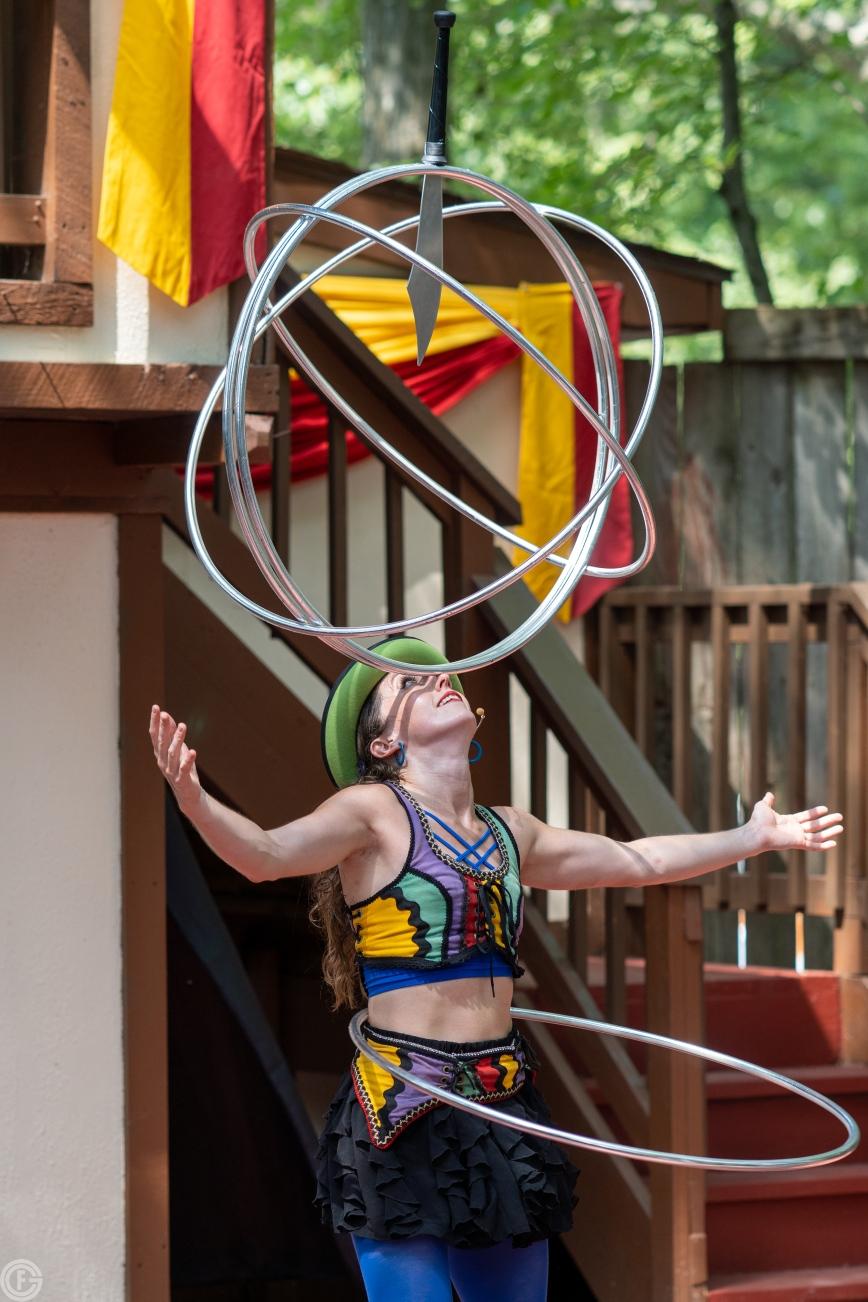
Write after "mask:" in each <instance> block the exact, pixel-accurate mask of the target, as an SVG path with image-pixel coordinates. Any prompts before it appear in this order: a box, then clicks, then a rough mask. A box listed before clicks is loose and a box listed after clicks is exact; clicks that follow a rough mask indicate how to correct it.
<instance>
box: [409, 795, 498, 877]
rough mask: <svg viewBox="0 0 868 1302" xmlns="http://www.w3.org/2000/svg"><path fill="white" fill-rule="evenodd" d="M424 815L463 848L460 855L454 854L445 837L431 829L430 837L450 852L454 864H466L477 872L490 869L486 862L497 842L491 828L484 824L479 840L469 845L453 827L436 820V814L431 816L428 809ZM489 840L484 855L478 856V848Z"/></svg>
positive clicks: (438, 819) (441, 820)
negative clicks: (489, 843)
mask: <svg viewBox="0 0 868 1302" xmlns="http://www.w3.org/2000/svg"><path fill="white" fill-rule="evenodd" d="M425 813H426V815H427V816H428V818H433V819H434V822H435V823H437V824H439V826H440V827H442V828H443V830H444V832H448V833H449V834H450V836H454V837H455V840H456V841H458V843H459V844H460V845H463V846H464V849H463V850H462V851H461V854H455V847H454V845H451V844H450V843H449V842H448V841H447V840H446V838H445V837H443V836H440V835H439V834H438V833H437V832H434V831H433V829H432V835H433V837H434V840H435V841H439V842H440V844H441V845H445V846H446V849H447V850H450V851H451V852H452V854H453V855H454V857H455V862H456V863H463V864H466V865H467V867H468V868H473V869H475V870H477V871H478V870H479V869H480V868H488V867H490V865H489V862H488V861H489V859H490V858H491V856H492V854H493V853H494V851H495V850H496V849H497V841H496V840H495V839H494V833H493V832H492V830H491V828H490V827H488V825H487V824H486V828H485V831H484V832H483V833H482V836H481V837H480V838H479V840H478V841H474V842H473V844H472V845H471V844H470V842H469V841H465V839H464V837H463V836H462V835H461V833H460V832H456V831H455V828H454V827H450V825H449V824H448V823H444V821H443V819H442V818H438V817H437V815H436V814H432V813H431V810H430V809H426V810H425ZM489 838H490V839H491V845H490V846H488V848H487V849H486V851H485V854H480V853H479V847H480V846H481V845H482V844H483V843H484V842H485V841H487V840H488V839H489ZM471 855H474V856H475V859H473V860H471V858H470V856H471Z"/></svg>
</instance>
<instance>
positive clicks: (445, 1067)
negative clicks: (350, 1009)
mask: <svg viewBox="0 0 868 1302" xmlns="http://www.w3.org/2000/svg"><path fill="white" fill-rule="evenodd" d="M361 1031H362V1035H363V1036H364V1038H365V1040H366V1041H367V1043H368V1044H370V1046H371V1048H372V1049H375V1050H376V1051H377V1052H378V1053H380V1054H381V1055H382V1056H383V1057H384V1058H387V1059H389V1060H390V1061H391V1062H394V1063H395V1065H396V1066H398V1067H402V1068H403V1069H404V1070H405V1071H411V1072H413V1074H414V1075H415V1076H418V1077H420V1079H422V1080H424V1081H426V1082H430V1084H432V1085H439V1086H440V1087H441V1088H442V1089H447V1090H451V1091H452V1092H453V1093H456V1094H460V1095H462V1097H464V1098H469V1099H474V1100H476V1101H477V1102H480V1103H494V1102H497V1101H498V1100H500V1099H508V1098H512V1096H513V1095H514V1094H517V1093H518V1091H519V1090H520V1089H521V1087H522V1086H523V1085H524V1083H525V1080H526V1079H530V1080H533V1079H534V1076H535V1074H536V1068H537V1066H538V1062H537V1059H536V1057H535V1055H534V1053H533V1050H532V1049H531V1047H530V1045H529V1044H528V1042H527V1040H526V1039H525V1038H524V1036H523V1035H522V1034H521V1032H520V1031H518V1030H517V1029H516V1028H515V1027H513V1029H512V1030H511V1031H510V1032H509V1034H508V1035H505V1036H502V1037H501V1038H500V1039H497V1040H475V1041H445V1040H430V1039H425V1038H424V1037H423V1036H410V1035H405V1034H403V1033H402V1032H399V1031H387V1030H383V1029H381V1028H379V1027H375V1026H371V1024H370V1022H367V1021H366V1022H363V1023H362V1026H361ZM351 1075H352V1080H353V1089H354V1090H355V1095H356V1098H357V1100H358V1102H359V1104H360V1106H361V1107H362V1109H363V1111H364V1113H365V1119H366V1121H367V1126H368V1134H369V1135H370V1138H371V1143H372V1144H374V1145H375V1146H376V1147H377V1148H388V1147H389V1145H390V1144H391V1143H393V1141H394V1140H395V1139H396V1138H397V1137H398V1135H400V1134H401V1133H402V1131H404V1130H406V1128H407V1126H409V1125H410V1123H411V1122H412V1121H415V1120H416V1119H417V1118H418V1117H421V1116H424V1115H425V1113H426V1112H430V1111H431V1109H432V1108H436V1107H438V1106H441V1104H440V1100H439V1099H435V1098H432V1097H431V1095H430V1094H426V1093H425V1091H424V1090H422V1089H420V1088H419V1087H418V1086H417V1085H410V1084H408V1083H407V1082H406V1081H402V1080H399V1079H398V1077H397V1076H393V1075H392V1073H391V1072H388V1071H386V1070H385V1069H384V1068H382V1067H380V1066H379V1064H378V1063H375V1062H374V1061H373V1060H372V1059H371V1058H369V1057H368V1056H367V1055H366V1054H364V1053H362V1051H361V1050H360V1049H357V1050H356V1052H355V1054H354V1055H353V1061H352V1067H351ZM442 1106H444V1107H446V1106H448V1104H443V1105H442Z"/></svg>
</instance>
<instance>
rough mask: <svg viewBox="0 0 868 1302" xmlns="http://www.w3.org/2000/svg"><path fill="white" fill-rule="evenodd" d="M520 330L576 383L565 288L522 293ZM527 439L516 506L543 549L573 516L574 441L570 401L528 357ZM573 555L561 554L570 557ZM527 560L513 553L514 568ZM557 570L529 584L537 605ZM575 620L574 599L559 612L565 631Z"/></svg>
mask: <svg viewBox="0 0 868 1302" xmlns="http://www.w3.org/2000/svg"><path fill="white" fill-rule="evenodd" d="M518 326H519V329H520V330H521V332H522V334H524V335H525V336H526V337H527V338H528V339H529V340H530V342H531V343H532V344H535V345H536V347H537V348H539V350H540V352H542V353H544V354H545V356H546V357H547V358H548V360H549V361H550V362H552V363H554V365H555V366H557V368H558V370H560V371H562V372H563V374H564V375H565V376H566V378H567V379H568V380H570V381H571V380H572V378H573V300H572V296H571V294H570V291H569V288H568V287H567V286H566V285H521V286H520V287H519V300H518ZM521 366H522V371H521V436H520V439H519V453H518V499H519V501H520V502H521V507H522V516H523V519H522V523H521V525H520V526H519V528H517V529H516V530H515V532H516V533H518V534H520V535H521V537H522V538H527V539H528V541H529V542H533V543H536V544H540V543H544V542H546V541H547V540H548V539H549V538H551V537H552V536H553V535H554V534H556V533H557V532H558V530H559V529H561V528H563V526H564V525H565V524H566V523H567V521H568V520H569V519H570V518H571V517H572V516H573V515H574V514H575V506H574V503H575V491H576V490H575V484H576V441H575V419H574V408H573V404H572V403H571V402H570V399H569V398H568V397H567V395H566V394H565V393H564V392H563V390H562V389H561V388H559V387H558V385H556V384H555V382H554V380H552V379H551V378H550V376H548V375H546V374H545V372H544V371H543V370H542V368H541V367H540V366H538V365H537V363H536V362H535V361H533V359H532V358H530V357H528V356H527V355H524V356H523V357H522V362H521ZM568 550H569V547H561V548H560V549H559V552H560V554H562V555H563V554H566V553H567V552H568ZM526 556H527V553H526V552H522V551H519V549H518V548H516V549H515V554H514V557H513V560H514V562H515V563H518V562H519V561H522V560H524V559H525V558H526ZM559 573H560V571H559V570H557V569H555V567H554V566H553V565H546V564H545V563H542V564H540V565H538V566H537V568H536V569H535V570H532V571H531V572H530V574H528V575H527V577H526V582H527V584H528V587H529V588H530V589H531V591H532V592H533V593H534V595H535V596H536V598H537V599H538V600H542V598H543V597H544V596H545V595H546V593H547V592H548V591H549V590H550V588H551V587H552V585H553V584H554V582H555V579H556V578H557V576H558V574H559ZM570 615H571V601H570V600H569V599H568V600H567V601H565V602H564V603H563V605H562V606H561V607H560V609H559V610H558V619H561V620H563V621H564V622H565V623H566V622H568V621H569V619H570Z"/></svg>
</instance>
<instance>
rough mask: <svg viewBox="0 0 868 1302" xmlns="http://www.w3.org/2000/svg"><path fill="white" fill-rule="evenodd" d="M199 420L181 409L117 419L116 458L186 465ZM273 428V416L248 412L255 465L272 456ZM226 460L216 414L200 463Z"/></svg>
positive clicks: (246, 423)
mask: <svg viewBox="0 0 868 1302" xmlns="http://www.w3.org/2000/svg"><path fill="white" fill-rule="evenodd" d="M196 420H197V417H196V416H193V415H190V414H188V413H186V412H181V413H179V414H178V415H177V416H147V417H144V418H142V419H141V420H124V421H117V422H116V423H115V424H114V426H113V428H114V455H115V460H116V461H117V463H118V465H119V466H182V465H183V464H184V462H185V461H186V459H187V451H188V449H189V446H190V439H191V438H192V436H193V430H194V428H195V425H196ZM273 427H274V417H273V416H264V415H252V414H250V413H248V414H247V415H245V418H244V432H245V436H246V443H247V455H248V457H249V458H250V461H251V464H253V465H260V464H263V463H265V462H266V461H268V460H269V459H270V456H271V435H272V430H273ZM225 459H226V453H225V449H224V447H223V421H222V419H221V417H220V416H219V414H215V415H213V416H212V417H211V419H210V420H209V422H208V428H207V430H206V432H205V437H204V439H203V440H202V449H201V452H200V454H199V465H200V466H209V465H211V466H213V465H221V464H222V463H223V462H224V461H225Z"/></svg>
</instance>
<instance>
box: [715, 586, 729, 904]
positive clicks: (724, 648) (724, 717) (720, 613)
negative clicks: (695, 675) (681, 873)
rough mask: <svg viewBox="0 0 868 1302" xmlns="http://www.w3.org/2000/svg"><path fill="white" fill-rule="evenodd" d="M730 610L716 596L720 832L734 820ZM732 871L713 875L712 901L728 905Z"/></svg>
mask: <svg viewBox="0 0 868 1302" xmlns="http://www.w3.org/2000/svg"><path fill="white" fill-rule="evenodd" d="M729 659H730V657H729V612H728V611H727V609H726V606H725V605H724V604H723V602H722V601H720V600H718V599H714V600H713V602H712V607H711V660H712V668H711V677H712V722H711V799H710V801H709V807H710V814H711V817H710V822H711V830H712V831H720V830H721V829H722V828H724V827H726V826H727V825H728V824H729V823H731V822H732V811H731V810H730V809H729V808H728V805H729V673H730V666H729ZM728 876H729V870H728V869H727V868H723V869H721V870H720V871H719V872H716V873H715V874H714V875H713V878H712V880H711V883H710V885H711V888H712V891H713V894H714V898H713V903H714V904H717V905H728V904H729V881H728V880H727V879H728Z"/></svg>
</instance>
